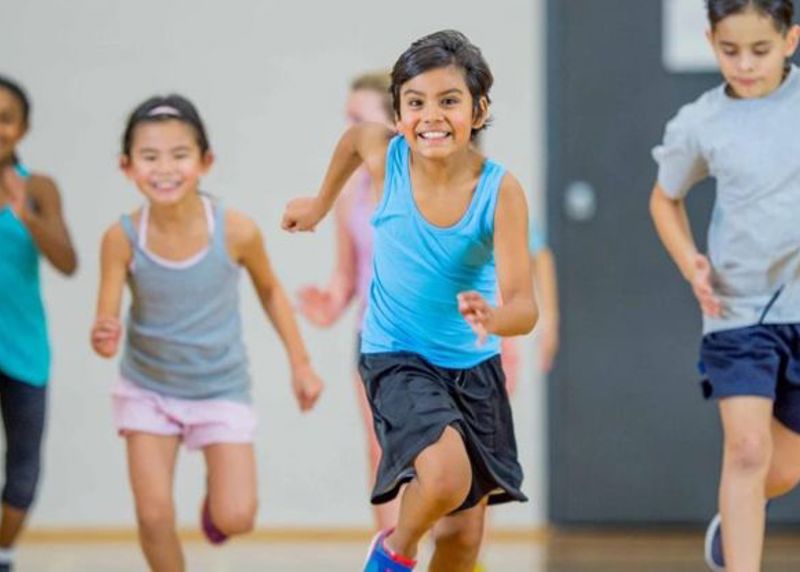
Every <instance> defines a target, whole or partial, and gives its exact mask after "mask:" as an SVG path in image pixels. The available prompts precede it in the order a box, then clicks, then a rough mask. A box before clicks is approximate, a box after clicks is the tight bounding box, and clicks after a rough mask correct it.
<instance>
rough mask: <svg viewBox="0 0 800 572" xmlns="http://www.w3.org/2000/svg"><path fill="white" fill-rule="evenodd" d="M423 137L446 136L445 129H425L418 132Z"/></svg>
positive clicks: (442, 137) (436, 137)
mask: <svg viewBox="0 0 800 572" xmlns="http://www.w3.org/2000/svg"><path fill="white" fill-rule="evenodd" d="M419 135H420V137H422V138H423V139H444V138H445V137H447V132H446V131H425V132H424V133H420V134H419Z"/></svg>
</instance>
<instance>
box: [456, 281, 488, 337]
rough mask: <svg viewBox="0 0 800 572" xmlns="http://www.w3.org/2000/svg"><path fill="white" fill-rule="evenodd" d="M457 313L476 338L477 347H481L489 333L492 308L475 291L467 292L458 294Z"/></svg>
mask: <svg viewBox="0 0 800 572" xmlns="http://www.w3.org/2000/svg"><path fill="white" fill-rule="evenodd" d="M458 311H459V312H461V315H462V316H464V319H465V320H466V321H467V323H468V324H469V326H470V327H471V328H472V331H473V332H475V334H476V335H477V336H478V345H479V346H481V345H483V344H484V343H485V342H486V338H487V337H488V336H489V332H490V331H491V323H492V320H493V319H494V308H492V307H491V306H490V305H489V303H488V302H486V300H485V299H484V297H483V296H481V295H480V294H478V293H477V292H475V291H469V292H460V293H459V294H458Z"/></svg>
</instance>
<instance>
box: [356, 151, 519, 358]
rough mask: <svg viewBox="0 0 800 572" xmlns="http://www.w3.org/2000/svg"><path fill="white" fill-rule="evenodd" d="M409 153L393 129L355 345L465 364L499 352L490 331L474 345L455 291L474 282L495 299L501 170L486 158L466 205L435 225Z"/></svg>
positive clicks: (472, 286)
mask: <svg viewBox="0 0 800 572" xmlns="http://www.w3.org/2000/svg"><path fill="white" fill-rule="evenodd" d="M409 159H410V157H409V147H408V143H406V140H405V139H404V138H403V137H402V136H396V137H395V138H393V139H392V140H391V142H390V143H389V148H388V150H387V152H386V178H385V180H384V184H383V197H382V198H381V201H380V203H379V204H378V206H377V209H376V211H375V215H374V216H373V218H372V225H373V227H374V229H375V236H374V241H375V243H374V254H373V262H372V264H373V279H372V284H371V286H370V292H369V303H368V305H367V313H366V315H365V317H364V326H363V334H362V343H361V351H362V352H363V353H381V352H397V351H408V352H413V353H416V354H419V355H421V356H422V357H424V358H425V359H427V360H428V361H430V362H431V363H433V364H435V365H438V366H441V367H448V368H457V369H466V368H469V367H472V366H474V365H477V364H478V363H480V362H482V361H484V360H486V359H488V358H490V357H492V356H494V355H496V354H498V353H499V352H500V339H499V338H498V337H496V336H490V337H489V339H488V340H487V341H486V343H485V344H483V345H482V346H478V345H477V337H476V335H475V334H474V333H473V332H472V329H471V328H470V327H469V324H467V322H466V320H464V318H463V317H462V316H461V314H460V313H459V311H458V301H457V299H456V295H457V294H458V293H459V292H462V291H464V290H475V291H477V292H480V294H481V295H483V296H484V297H485V298H486V299H487V300H488V301H489V303H491V304H495V303H496V294H497V286H496V283H497V278H496V274H495V264H494V213H495V206H496V204H497V194H498V190H499V187H500V182H501V180H502V179H503V175H504V173H505V170H504V169H503V167H501V166H500V165H498V164H497V163H494V162H493V161H490V160H488V159H487V160H486V161H485V163H484V166H483V171H482V173H481V176H480V180H479V181H478V185H477V186H476V188H475V191H474V193H473V196H472V199H471V202H470V204H469V207H468V208H467V212H466V213H465V214H464V216H463V217H462V218H461V220H459V221H458V222H457V223H455V224H454V225H453V226H450V227H447V228H441V227H437V226H434V225H432V224H431V223H429V222H428V221H427V220H425V218H424V217H423V216H422V214H421V213H420V212H419V210H418V209H417V205H416V203H415V202H414V197H413V194H412V189H411V177H410V173H409Z"/></svg>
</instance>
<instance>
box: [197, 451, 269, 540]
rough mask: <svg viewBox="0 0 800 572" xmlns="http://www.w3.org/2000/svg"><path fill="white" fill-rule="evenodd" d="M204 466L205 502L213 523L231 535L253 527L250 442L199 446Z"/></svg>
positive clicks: (253, 480) (253, 462)
mask: <svg viewBox="0 0 800 572" xmlns="http://www.w3.org/2000/svg"><path fill="white" fill-rule="evenodd" d="M203 453H204V454H205V457H206V468H207V470H208V502H209V511H210V513H211V520H212V522H213V523H214V526H215V527H217V528H218V529H219V530H221V531H222V532H224V533H225V534H226V535H228V536H231V535H235V534H245V533H247V532H250V531H251V530H253V525H254V523H255V519H256V510H257V508H258V501H257V500H256V496H257V494H256V460H255V453H254V452H253V445H252V444H250V443H219V444H215V445H209V446H208V447H206V448H205V449H203Z"/></svg>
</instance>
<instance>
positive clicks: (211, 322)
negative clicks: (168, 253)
mask: <svg viewBox="0 0 800 572" xmlns="http://www.w3.org/2000/svg"><path fill="white" fill-rule="evenodd" d="M203 203H204V206H205V209H206V215H207V220H208V225H209V229H208V230H209V237H210V238H209V245H208V248H207V249H205V250H203V251H201V252H199V253H198V254H196V255H194V256H192V257H191V258H190V259H188V260H185V261H181V262H172V261H167V260H164V259H162V258H160V257H158V256H157V255H155V254H153V253H152V252H150V251H148V250H147V244H146V237H147V225H148V209H147V207H145V208H143V209H142V214H141V220H140V224H139V228H138V229H135V228H134V226H133V221H132V220H131V218H130V217H129V216H127V215H125V216H123V217H122V220H121V222H122V227H123V229H124V230H125V233H126V235H127V236H128V239H129V240H130V242H131V247H132V248H133V262H132V265H131V268H130V270H129V272H128V286H129V287H130V290H131V307H130V312H129V314H128V321H127V335H126V342H125V349H124V352H123V356H122V363H121V374H122V377H123V378H125V379H126V380H128V381H130V382H132V383H134V384H136V385H139V386H140V387H143V388H145V389H148V390H151V391H154V392H156V393H160V394H162V395H166V396H169V397H178V398H181V399H228V400H232V401H243V402H249V401H250V377H249V374H248V371H247V370H248V367H247V355H246V352H245V348H244V342H243V340H242V324H241V317H240V314H239V274H240V269H239V266H238V265H237V264H235V263H234V262H233V261H232V260H231V259H230V256H229V255H228V249H227V247H226V245H225V211H224V209H222V208H221V207H219V205H216V206H212V205H211V201H210V200H209V199H208V198H207V197H203Z"/></svg>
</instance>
